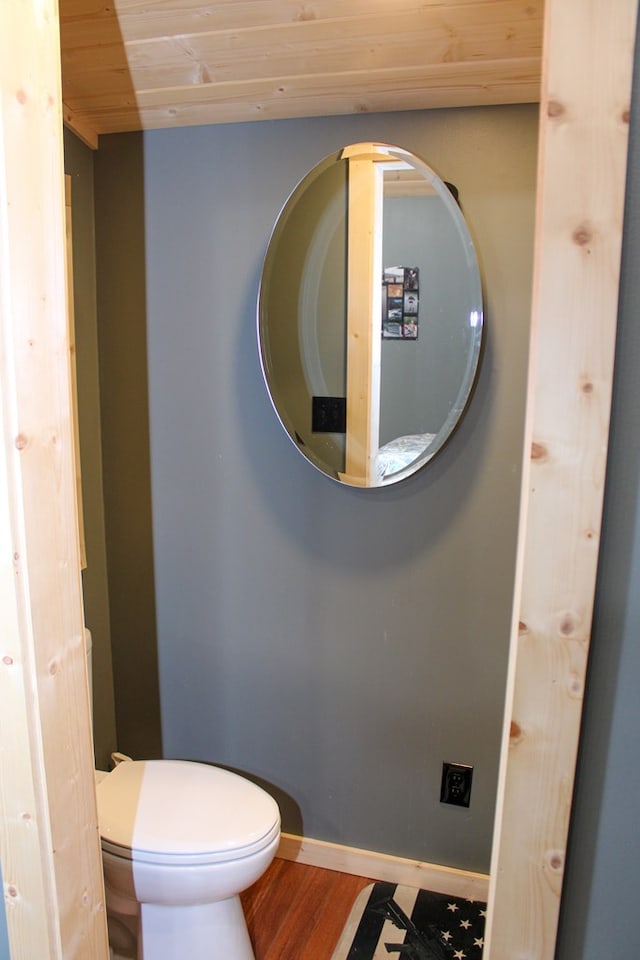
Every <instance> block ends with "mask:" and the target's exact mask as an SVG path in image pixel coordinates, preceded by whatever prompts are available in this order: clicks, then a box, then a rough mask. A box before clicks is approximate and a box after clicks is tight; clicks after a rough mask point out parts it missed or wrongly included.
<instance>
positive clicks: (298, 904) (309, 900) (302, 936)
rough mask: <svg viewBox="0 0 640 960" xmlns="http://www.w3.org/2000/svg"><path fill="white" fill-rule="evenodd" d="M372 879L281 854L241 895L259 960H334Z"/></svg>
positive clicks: (257, 959)
mask: <svg viewBox="0 0 640 960" xmlns="http://www.w3.org/2000/svg"><path fill="white" fill-rule="evenodd" d="M372 882H373V881H372V880H369V879H367V878H366V877H355V876H352V875H351V874H347V873H338V872H336V871H334V870H323V869H320V868H319V867H310V866H307V865H306V864H302V863H293V862H291V861H289V860H280V859H278V858H276V859H275V860H274V861H273V863H272V864H271V866H270V867H269V869H268V870H267V872H266V873H265V874H264V876H263V877H262V878H261V879H260V880H259V881H258V882H257V883H256V884H254V885H253V887H251V888H250V889H249V890H247V891H245V893H243V894H242V906H243V908H244V911H245V916H246V918H247V925H248V927H249V935H250V937H251V942H252V943H253V948H254V951H255V955H256V960H330V958H331V955H332V953H333V950H334V948H335V946H336V944H337V942H338V940H339V938H340V934H341V933H342V929H343V927H344V924H345V922H346V920H347V917H348V916H349V913H350V911H351V907H352V906H353V902H354V900H355V899H356V897H357V895H358V893H359V892H360V891H361V890H362V889H363V888H364V887H366V886H367V884H369V883H372Z"/></svg>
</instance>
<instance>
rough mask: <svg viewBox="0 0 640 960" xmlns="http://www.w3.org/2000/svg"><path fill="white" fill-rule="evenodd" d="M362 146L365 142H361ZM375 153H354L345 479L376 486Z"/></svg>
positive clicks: (378, 191)
mask: <svg viewBox="0 0 640 960" xmlns="http://www.w3.org/2000/svg"><path fill="white" fill-rule="evenodd" d="M359 146H362V144H360V145H359ZM378 159H382V156H381V155H378V154H373V156H370V155H367V154H364V155H360V154H358V153H355V154H354V155H353V156H350V157H349V175H348V196H349V200H348V226H347V430H346V456H345V475H344V476H342V477H341V479H342V480H347V481H348V482H349V483H355V484H358V485H362V486H371V485H372V484H373V483H375V478H376V455H377V452H378V437H379V423H380V362H381V349H382V347H381V332H380V324H381V320H380V317H381V283H382V273H381V271H382V177H381V174H380V171H379V170H378V169H377V167H376V160H378Z"/></svg>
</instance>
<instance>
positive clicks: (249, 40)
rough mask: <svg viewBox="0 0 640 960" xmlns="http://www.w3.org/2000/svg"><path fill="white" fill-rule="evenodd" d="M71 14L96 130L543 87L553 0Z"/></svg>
mask: <svg viewBox="0 0 640 960" xmlns="http://www.w3.org/2000/svg"><path fill="white" fill-rule="evenodd" d="M60 15H61V47H62V83H63V99H64V102H65V119H66V120H67V122H68V123H69V124H70V125H71V126H74V124H75V125H76V126H77V127H78V128H79V127H80V126H82V128H83V130H84V132H85V134H86V133H87V131H89V132H91V131H94V132H95V134H96V135H97V134H100V133H111V132H122V131H126V130H140V129H153V128H157V127H169V126H186V125H191V124H204V123H229V122H235V121H244V120H255V119H267V118H268V119H279V118H286V117H303V116H319V115H332V114H345V113H362V112H373V111H386V110H410V109H420V108H434V107H444V106H476V105H480V104H496V103H522V102H533V101H536V100H537V99H538V97H539V83H540V63H541V50H542V17H543V5H542V2H541V0H529V2H523V0H458V2H450V0H430V2H429V0H427V2H416V0H395V2H394V0H377V2H376V0H316V2H308V3H300V2H292V0H219V2H217V3H211V2H209V3H197V2H195V0H115V3H114V5H113V6H108V5H107V4H105V3H100V2H99V0H60ZM78 132H79V133H80V135H81V136H82V135H83V133H82V131H81V130H80V129H78ZM85 139H86V137H85Z"/></svg>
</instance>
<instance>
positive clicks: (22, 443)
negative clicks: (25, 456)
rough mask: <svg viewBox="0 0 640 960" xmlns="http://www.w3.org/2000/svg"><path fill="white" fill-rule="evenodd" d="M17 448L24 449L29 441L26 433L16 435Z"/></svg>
mask: <svg viewBox="0 0 640 960" xmlns="http://www.w3.org/2000/svg"><path fill="white" fill-rule="evenodd" d="M15 443H16V450H24V449H25V447H26V446H27V444H28V443H29V441H28V440H27V438H26V437H25V435H24V433H19V434H18V436H17V437H16V441H15Z"/></svg>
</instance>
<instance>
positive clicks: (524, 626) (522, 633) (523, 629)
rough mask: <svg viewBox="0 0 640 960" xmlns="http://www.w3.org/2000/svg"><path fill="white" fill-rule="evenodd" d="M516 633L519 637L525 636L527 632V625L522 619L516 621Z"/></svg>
mask: <svg viewBox="0 0 640 960" xmlns="http://www.w3.org/2000/svg"><path fill="white" fill-rule="evenodd" d="M518 633H519V635H520V636H521V637H526V636H527V634H528V633H529V627H528V626H527V624H526V623H525V622H524V620H520V621H519V622H518Z"/></svg>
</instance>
